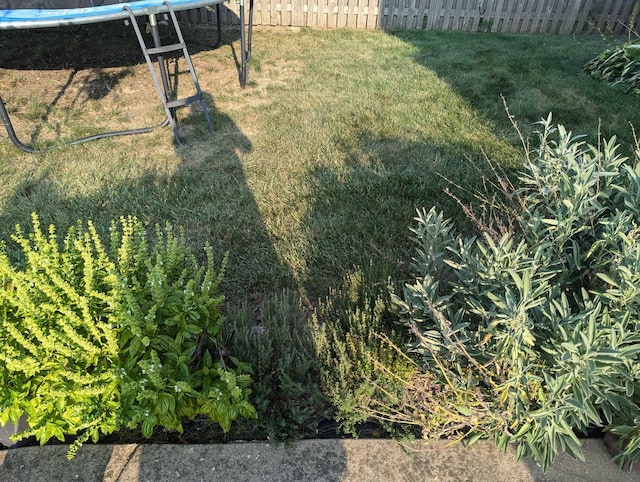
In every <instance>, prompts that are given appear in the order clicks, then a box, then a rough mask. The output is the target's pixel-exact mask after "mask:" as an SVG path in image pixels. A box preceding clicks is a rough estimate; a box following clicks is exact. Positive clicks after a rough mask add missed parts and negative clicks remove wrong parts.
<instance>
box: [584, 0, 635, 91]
mask: <svg viewBox="0 0 640 482" xmlns="http://www.w3.org/2000/svg"><path fill="white" fill-rule="evenodd" d="M639 8H640V7H639V6H638V5H637V4H636V5H635V6H634V8H633V12H632V13H631V16H630V19H629V25H630V26H633V24H634V23H635V19H636V17H637V14H638V10H639ZM632 32H633V29H632V28H628V38H627V42H626V43H624V44H623V45H616V46H614V47H611V48H609V49H607V50H605V51H604V52H602V53H601V54H600V55H598V56H597V57H595V58H593V59H591V60H590V61H589V62H587V63H586V64H585V66H584V70H585V71H586V72H588V73H589V74H591V76H593V77H594V78H596V79H601V80H603V81H605V82H608V83H609V84H611V85H622V86H624V87H625V88H626V89H627V90H628V91H629V92H633V93H634V94H640V43H638V40H637V38H636V40H634V41H632V40H631V35H632ZM636 37H637V35H636Z"/></svg>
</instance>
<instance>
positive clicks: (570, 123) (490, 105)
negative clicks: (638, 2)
mask: <svg viewBox="0 0 640 482" xmlns="http://www.w3.org/2000/svg"><path fill="white" fill-rule="evenodd" d="M391 35H393V36H395V37H397V38H399V39H401V40H402V41H403V42H406V43H408V44H410V45H411V46H413V47H415V49H416V50H415V54H414V59H415V61H416V62H417V63H418V64H420V65H423V66H424V67H425V68H427V69H429V70H432V71H434V72H436V73H437V75H438V76H439V77H440V78H442V79H443V80H444V81H446V82H447V84H448V85H449V86H450V87H451V88H453V89H454V90H455V91H456V92H457V93H458V94H459V95H460V96H461V97H463V98H464V99H465V100H466V101H467V102H468V104H469V106H470V107H471V108H472V109H474V110H475V111H476V112H478V114H479V115H480V116H483V117H484V118H485V119H486V120H487V121H488V122H491V123H493V124H494V125H495V126H496V128H497V130H498V132H499V134H500V135H503V136H505V137H507V138H509V139H510V140H511V142H512V143H514V144H515V143H517V138H516V136H515V133H514V132H513V129H512V127H511V125H510V122H509V120H508V118H507V115H506V113H505V110H504V106H503V103H502V100H501V96H503V97H504V98H505V100H506V103H507V105H508V107H509V110H510V112H511V114H513V115H514V116H515V118H516V120H517V121H518V123H519V125H520V127H521V128H522V129H523V132H524V133H525V134H527V135H531V134H532V133H533V131H534V127H533V124H534V123H535V122H538V121H539V120H540V119H542V118H546V117H547V115H548V114H549V112H552V113H553V116H554V121H555V122H556V123H559V124H563V125H564V126H565V127H566V128H567V129H568V130H571V131H573V132H574V133H576V134H586V135H587V136H588V140H589V142H596V141H597V132H598V128H599V126H600V131H601V132H602V134H603V135H604V137H606V138H609V137H611V136H613V135H617V136H618V138H620V139H621V140H623V141H624V142H628V143H632V142H633V136H632V132H631V129H630V128H629V129H625V130H624V132H620V129H619V127H620V126H624V125H629V124H632V125H634V126H638V125H640V96H637V95H632V94H625V93H624V92H623V91H622V90H621V89H615V88H611V87H610V86H609V85H607V84H605V83H603V82H600V81H597V80H594V79H593V78H591V77H590V76H589V75H588V74H586V73H584V72H583V71H582V68H583V66H584V64H585V63H586V62H587V61H589V60H591V59H592V58H594V57H595V56H597V55H598V54H600V53H601V52H603V51H604V50H605V49H606V48H607V47H608V46H609V45H610V43H615V42H619V41H620V39H615V38H612V39H608V40H603V39H602V38H601V37H600V36H599V35H579V36H568V35H545V34H496V33H468V32H443V31H408V30H405V31H395V32H392V33H391Z"/></svg>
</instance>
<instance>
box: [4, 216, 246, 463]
mask: <svg viewBox="0 0 640 482" xmlns="http://www.w3.org/2000/svg"><path fill="white" fill-rule="evenodd" d="M12 238H13V240H14V241H15V242H16V243H17V244H18V245H19V246H20V248H21V250H22V252H23V254H24V266H22V267H17V266H14V265H13V264H12V263H11V261H10V260H9V258H8V256H7V255H6V254H5V253H4V252H0V287H1V290H0V323H1V324H0V346H2V348H3V349H2V351H1V354H0V359H1V360H2V363H1V364H0V383H1V386H0V423H2V424H3V425H4V424H5V423H7V421H8V420H11V421H12V422H15V421H16V420H17V419H18V418H19V417H20V416H21V415H22V414H23V413H25V414H26V415H27V417H28V423H29V425H30V429H29V430H27V431H24V432H21V433H19V434H17V435H16V438H18V439H19V438H23V437H27V436H31V435H33V436H35V437H36V438H37V439H38V440H39V441H40V442H41V443H46V442H47V441H48V440H49V439H50V438H51V437H56V438H58V439H59V440H64V439H65V436H66V435H73V436H77V438H76V439H75V441H74V443H73V445H72V446H71V448H70V451H69V456H70V457H72V456H73V455H74V454H75V451H76V450H77V448H78V447H79V446H80V445H82V443H83V442H85V441H87V440H89V439H91V440H92V441H94V442H95V441H97V440H98V438H99V436H100V434H108V433H111V432H113V431H115V430H117V429H118V428H120V427H121V426H127V427H130V428H133V427H138V426H140V427H141V429H142V433H143V434H144V435H145V436H146V437H149V436H150V435H151V433H152V431H153V428H154V427H155V426H157V425H160V426H163V427H165V428H167V429H175V430H178V431H182V424H181V418H182V417H188V418H193V417H195V416H196V415H207V416H209V417H210V418H211V420H213V421H214V422H216V423H218V424H220V426H221V427H222V428H223V430H225V431H226V430H229V428H230V425H231V422H232V421H233V420H234V419H236V418H237V417H239V416H241V417H255V416H256V413H255V409H254V408H253V407H252V406H251V405H250V404H249V402H248V396H249V393H250V390H249V388H248V387H249V385H250V383H251V380H250V377H249V375H248V372H249V371H250V367H249V366H248V365H247V364H245V363H242V362H240V361H239V360H237V359H235V358H233V357H229V358H228V359H227V358H224V357H221V356H219V352H218V351H217V350H216V347H217V344H218V343H219V339H220V338H219V337H220V330H221V326H222V324H223V322H224V318H223V317H222V315H221V313H220V307H221V305H222V303H223V297H222V295H220V294H219V292H218V289H219V285H220V282H221V279H222V273H223V271H224V265H225V262H226V261H225V262H223V264H222V267H221V269H220V271H216V269H215V267H214V261H213V256H212V253H211V249H210V248H208V247H207V249H206V261H207V263H206V265H205V266H200V265H199V264H198V262H197V261H196V258H195V256H194V255H193V253H192V252H191V251H190V250H189V249H188V248H187V246H186V242H185V238H184V234H183V233H182V232H180V233H179V234H177V235H176V234H175V233H174V230H173V229H172V228H171V226H169V225H167V226H166V227H165V229H160V228H159V227H157V228H156V231H155V238H156V239H155V242H154V243H150V242H148V241H147V235H146V231H145V229H144V227H143V225H142V224H141V223H140V222H139V221H138V220H137V219H136V218H133V217H129V218H121V219H120V222H119V223H115V222H114V223H113V224H112V227H111V234H110V243H109V246H108V248H105V247H104V246H103V244H102V242H101V240H100V239H99V237H98V235H97V233H96V230H95V228H94V227H93V225H92V224H91V223H90V222H89V223H88V224H87V227H86V228H85V227H84V226H83V225H82V224H81V223H78V225H77V226H76V227H75V228H72V229H70V230H69V232H68V234H67V236H66V237H65V239H64V242H63V243H62V246H60V245H59V243H58V240H57V236H56V232H55V228H54V227H53V226H52V227H50V228H49V232H48V235H45V234H44V233H43V232H42V230H41V229H40V224H39V220H38V217H37V216H36V215H35V214H34V215H33V233H30V234H29V235H26V234H25V233H24V232H23V231H22V230H21V229H20V227H18V228H17V230H16V233H15V234H14V235H13V236H12Z"/></svg>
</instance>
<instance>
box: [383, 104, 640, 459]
mask: <svg viewBox="0 0 640 482" xmlns="http://www.w3.org/2000/svg"><path fill="white" fill-rule="evenodd" d="M541 127H542V129H541V131H542V132H541V133H540V146H539V148H538V149H537V150H534V151H532V152H528V153H527V159H526V162H525V166H524V169H523V171H522V173H521V175H520V176H519V180H518V182H517V183H516V186H518V187H517V189H516V190H515V192H512V193H510V201H509V202H507V203H506V204H504V205H503V207H506V206H510V208H509V209H505V210H504V211H503V212H502V214H503V217H508V219H503V222H502V223H501V226H503V227H504V226H509V227H510V228H508V229H507V228H503V229H502V232H501V233H499V235H496V234H495V232H494V235H491V234H489V233H485V234H484V235H480V236H478V237H461V236H459V235H456V234H455V233H454V229H453V225H452V223H451V222H450V221H448V220H445V219H444V218H443V216H442V214H439V213H438V212H436V210H435V209H431V210H430V211H426V210H424V211H420V212H419V213H418V216H417V218H416V219H417V226H416V227H415V229H413V233H414V234H415V242H416V244H417V256H416V257H415V259H414V269H415V272H416V273H417V276H416V278H415V280H413V281H412V282H410V283H408V284H407V285H406V286H405V287H404V290H403V293H402V295H401V296H395V302H396V303H397V305H398V306H399V307H400V310H401V317H402V321H403V323H404V324H405V325H406V326H407V327H408V329H409V331H410V332H411V334H412V335H413V340H414V343H413V345H412V349H413V351H414V352H416V353H417V354H418V355H419V357H420V364H421V369H422V371H423V373H424V374H425V378H424V383H423V386H422V388H421V389H419V390H417V391H416V390H415V387H414V390H413V393H412V394H411V395H412V404H411V406H412V407H415V416H416V419H418V417H420V420H422V423H421V426H422V427H423V433H424V435H425V437H442V436H448V437H458V438H460V439H464V440H466V441H467V442H468V443H472V442H474V441H476V440H478V439H481V438H482V439H494V440H495V441H496V443H497V445H498V447H499V448H500V449H502V450H506V448H507V447H508V445H510V444H511V445H513V446H515V448H516V452H517V456H518V457H521V456H525V455H526V456H531V457H532V458H533V459H534V460H536V461H537V462H538V463H540V464H541V465H542V467H543V468H545V469H546V468H547V467H548V466H549V465H550V464H551V463H552V461H553V460H554V458H555V457H556V455H557V454H558V451H560V450H563V451H566V452H568V453H569V454H571V455H572V456H575V457H578V458H583V454H582V450H581V442H580V439H579V437H578V436H577V434H580V433H581V432H586V430H587V429H588V428H590V427H601V428H604V430H606V431H610V432H612V433H614V434H617V435H618V436H619V437H620V443H621V448H622V451H621V453H620V454H619V455H618V456H617V458H618V460H619V461H620V462H631V463H633V461H637V460H639V459H640V243H639V240H640V163H639V159H640V155H639V153H638V152H636V153H635V156H634V157H633V158H625V157H622V156H621V155H620V154H619V153H618V151H619V146H618V145H616V140H615V138H613V139H611V140H610V141H602V142H601V143H600V145H598V146H592V145H587V144H585V143H583V142H582V141H581V140H580V139H579V138H577V137H574V136H573V135H572V134H571V133H570V132H567V131H566V130H565V129H564V128H563V127H562V126H557V128H556V127H553V126H552V124H551V116H549V118H547V119H546V121H543V122H541ZM498 184H499V183H498ZM503 185H506V184H505V183H503Z"/></svg>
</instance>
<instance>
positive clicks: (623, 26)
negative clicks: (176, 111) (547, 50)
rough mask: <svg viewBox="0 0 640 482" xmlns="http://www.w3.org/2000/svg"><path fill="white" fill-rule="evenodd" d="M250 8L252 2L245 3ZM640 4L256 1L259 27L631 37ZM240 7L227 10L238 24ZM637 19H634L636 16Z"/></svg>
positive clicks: (192, 17)
mask: <svg viewBox="0 0 640 482" xmlns="http://www.w3.org/2000/svg"><path fill="white" fill-rule="evenodd" d="M245 1H246V2H247V5H248V0H245ZM634 8H635V9H636V10H637V9H638V8H640V0H604V1H597V0H255V12H254V22H253V23H254V25H273V26H293V27H323V28H355V29H361V28H366V29H375V28H382V29H418V30H424V29H426V30H461V31H479V30H481V31H491V32H510V33H525V32H531V33H554V34H570V33H593V32H597V31H599V32H603V33H616V34H621V33H626V32H627V28H628V26H629V23H630V21H631V20H633V25H632V27H634V28H636V29H638V28H640V15H637V16H636V17H633V14H634V13H638V12H636V11H635V10H634ZM179 14H180V19H181V20H182V21H185V22H188V23H212V22H215V10H214V9H211V8H199V9H195V10H191V11H188V12H179ZM238 14H239V5H238V2H237V1H236V0H231V1H230V2H229V3H227V4H225V6H224V7H223V8H222V9H221V15H220V17H221V22H222V24H223V25H238ZM632 17H633V18H632Z"/></svg>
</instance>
